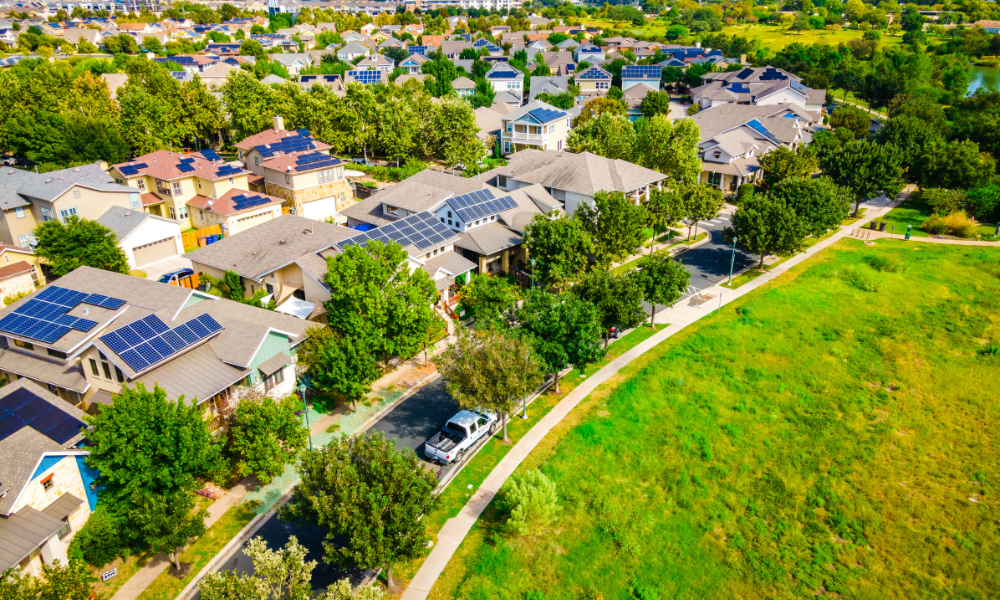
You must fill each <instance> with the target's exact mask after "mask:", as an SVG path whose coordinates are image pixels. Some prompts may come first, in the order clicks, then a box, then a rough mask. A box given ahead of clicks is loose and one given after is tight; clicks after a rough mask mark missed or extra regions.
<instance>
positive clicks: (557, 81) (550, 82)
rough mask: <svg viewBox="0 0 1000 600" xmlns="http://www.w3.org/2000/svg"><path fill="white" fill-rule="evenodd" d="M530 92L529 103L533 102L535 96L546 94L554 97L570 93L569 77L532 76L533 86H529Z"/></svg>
mask: <svg viewBox="0 0 1000 600" xmlns="http://www.w3.org/2000/svg"><path fill="white" fill-rule="evenodd" d="M528 89H529V92H528V102H529V103H530V102H532V101H534V99H535V96H537V95H538V94H541V93H542V92H545V93H546V94H551V95H553V96H558V95H559V94H562V93H563V92H567V91H569V77H565V76H562V77H560V76H548V77H538V76H535V75H532V76H531V86H529V88H528Z"/></svg>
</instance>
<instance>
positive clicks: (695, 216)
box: [681, 184, 726, 240]
mask: <svg viewBox="0 0 1000 600" xmlns="http://www.w3.org/2000/svg"><path fill="white" fill-rule="evenodd" d="M681 198H682V200H683V207H684V208H683V214H684V219H685V220H686V221H687V226H688V237H687V239H689V240H690V239H691V230H692V228H697V227H698V222H699V221H707V220H709V219H714V218H715V217H716V215H718V214H719V210H720V209H721V208H722V206H723V205H724V204H725V203H726V201H725V199H724V198H723V197H722V191H721V190H717V189H715V188H714V187H712V186H710V185H704V184H695V185H689V186H687V187H685V188H684V189H683V190H681Z"/></svg>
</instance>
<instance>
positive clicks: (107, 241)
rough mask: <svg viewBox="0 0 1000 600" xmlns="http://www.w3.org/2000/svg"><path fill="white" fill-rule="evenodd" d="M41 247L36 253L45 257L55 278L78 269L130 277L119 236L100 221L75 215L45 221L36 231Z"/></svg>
mask: <svg viewBox="0 0 1000 600" xmlns="http://www.w3.org/2000/svg"><path fill="white" fill-rule="evenodd" d="M35 239H36V240H37V241H38V245H37V246H36V247H35V254H37V255H38V257H39V258H44V259H45V260H46V261H47V263H48V266H49V269H50V270H51V272H52V274H53V275H55V276H56V277H61V276H63V275H66V274H67V273H69V272H71V271H73V270H74V269H76V268H78V267H84V266H86V267H94V268H95V269H104V270H105V271H111V272H112V273H123V274H127V273H128V271H129V266H128V259H127V258H126V257H125V252H124V251H123V250H122V249H121V248H119V247H118V237H117V236H116V235H115V233H114V232H113V231H111V230H110V229H108V228H107V227H105V226H104V225H101V224H100V223H98V222H97V221H91V220H88V219H81V218H80V217H78V216H76V215H73V216H70V217H68V218H67V219H66V221H65V223H63V221H60V220H52V221H45V222H43V223H41V224H40V225H39V226H38V228H37V229H35Z"/></svg>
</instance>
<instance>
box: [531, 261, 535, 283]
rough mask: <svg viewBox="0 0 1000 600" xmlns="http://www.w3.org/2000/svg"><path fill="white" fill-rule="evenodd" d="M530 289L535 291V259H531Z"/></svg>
mask: <svg viewBox="0 0 1000 600" xmlns="http://www.w3.org/2000/svg"><path fill="white" fill-rule="evenodd" d="M531 289H535V259H531Z"/></svg>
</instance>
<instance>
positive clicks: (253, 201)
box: [233, 194, 271, 211]
mask: <svg viewBox="0 0 1000 600" xmlns="http://www.w3.org/2000/svg"><path fill="white" fill-rule="evenodd" d="M233 202H234V204H233V208H234V209H236V210H237V211H241V210H246V209H248V208H253V207H254V206H260V205H261V204H268V203H269V202H271V198H268V197H267V196H259V195H258V196H250V195H248V194H240V195H239V196H233Z"/></svg>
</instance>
